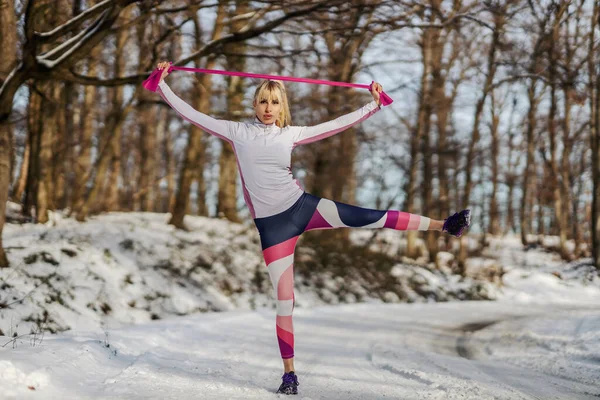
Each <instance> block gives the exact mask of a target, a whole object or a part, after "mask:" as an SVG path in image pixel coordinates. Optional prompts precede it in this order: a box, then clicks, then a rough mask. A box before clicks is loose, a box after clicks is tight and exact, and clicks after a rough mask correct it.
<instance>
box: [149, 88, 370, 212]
mask: <svg viewBox="0 0 600 400" xmlns="http://www.w3.org/2000/svg"><path fill="white" fill-rule="evenodd" d="M158 93H159V94H160V95H161V97H162V98H163V99H164V100H165V101H166V102H167V103H168V104H169V105H170V106H171V107H172V108H173V109H174V110H175V111H176V112H177V113H178V114H179V115H181V116H182V117H183V118H185V119H186V120H188V121H190V122H191V123H192V124H194V125H196V126H198V127H200V128H201V129H202V130H204V131H206V132H208V133H210V134H211V135H214V136H217V137H219V138H221V139H223V140H225V141H227V142H229V143H230V144H231V146H232V147H233V151H234V153H235V156H236V159H237V164H238V168H239V171H240V176H241V178H242V186H243V192H244V199H245V200H246V204H247V205H248V208H249V209H250V213H251V214H252V218H263V217H269V216H272V215H276V214H279V213H280V212H283V211H285V210H287V209H288V208H290V207H291V206H292V205H294V203H295V202H296V201H297V200H298V199H299V198H300V196H302V193H304V190H303V189H302V188H301V187H300V185H299V183H298V181H297V180H296V179H294V177H293V176H292V171H291V167H290V165H291V160H292V150H293V149H294V147H296V146H298V145H301V144H306V143H312V142H316V141H317V140H321V139H325V138H327V137H329V136H332V135H335V134H336V133H338V132H341V131H343V130H345V129H347V128H349V127H351V126H352V125H355V124H357V123H359V122H361V121H364V120H365V119H367V118H369V117H370V116H371V115H373V114H374V113H376V112H377V111H379V109H380V107H379V106H378V105H377V103H376V102H375V101H372V102H370V103H368V104H366V105H365V106H363V107H361V108H359V109H358V110H356V111H354V112H351V113H349V114H346V115H343V116H341V117H339V118H336V119H334V120H332V121H329V122H325V123H322V124H319V125H315V126H286V127H285V128H279V127H278V126H277V125H275V124H274V123H273V124H269V125H266V124H263V123H262V122H261V121H260V120H259V119H258V118H255V119H254V121H253V122H250V123H245V122H234V121H226V120H218V119H215V118H212V117H210V116H208V115H206V114H203V113H201V112H199V111H197V110H195V109H194V108H193V107H191V106H190V105H189V104H187V103H186V102H184V101H183V100H182V99H181V98H179V97H178V96H177V95H176V94H175V93H173V91H172V90H171V88H170V87H169V86H168V85H167V84H166V83H165V81H164V80H163V81H161V83H160V84H159V85H158Z"/></svg>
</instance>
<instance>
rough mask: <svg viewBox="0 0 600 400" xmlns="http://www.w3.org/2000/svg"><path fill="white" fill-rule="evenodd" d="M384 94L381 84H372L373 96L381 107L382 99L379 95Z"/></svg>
mask: <svg viewBox="0 0 600 400" xmlns="http://www.w3.org/2000/svg"><path fill="white" fill-rule="evenodd" d="M381 92H383V86H381V83H379V82H373V83H371V94H372V95H373V99H374V100H375V101H376V102H377V105H378V106H380V105H381V99H380V98H379V97H380V96H379V93H381Z"/></svg>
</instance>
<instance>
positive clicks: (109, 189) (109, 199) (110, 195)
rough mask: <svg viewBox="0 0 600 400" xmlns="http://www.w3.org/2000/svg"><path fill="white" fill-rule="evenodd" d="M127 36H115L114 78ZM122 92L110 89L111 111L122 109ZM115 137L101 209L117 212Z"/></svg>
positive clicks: (118, 143) (117, 153) (118, 141)
mask: <svg viewBox="0 0 600 400" xmlns="http://www.w3.org/2000/svg"><path fill="white" fill-rule="evenodd" d="M130 13H131V12H130V11H129V10H125V11H124V12H123V14H122V16H121V17H119V19H120V20H121V22H125V21H127V20H128V19H129V16H130ZM127 34H128V32H127V31H126V30H123V31H121V32H119V33H118V34H117V36H116V41H115V45H116V47H115V56H114V57H115V59H114V65H113V68H114V70H113V71H114V76H115V77H119V76H122V75H123V74H124V72H125V68H126V65H125V61H126V57H125V55H126V54H125V52H126V49H125V44H126V42H127ZM123 90H124V88H123V87H122V86H117V87H115V88H112V89H111V92H112V101H111V102H112V106H111V108H112V110H113V111H116V110H120V109H121V108H122V107H123ZM114 134H115V135H116V136H117V137H115V139H114V140H112V141H111V144H110V154H111V159H110V172H109V175H108V180H107V185H106V196H105V197H104V206H103V208H104V209H105V210H106V211H117V210H119V209H120V204H119V198H120V196H119V193H120V189H119V187H120V186H119V176H120V174H121V136H122V130H119V131H118V132H115V133H114Z"/></svg>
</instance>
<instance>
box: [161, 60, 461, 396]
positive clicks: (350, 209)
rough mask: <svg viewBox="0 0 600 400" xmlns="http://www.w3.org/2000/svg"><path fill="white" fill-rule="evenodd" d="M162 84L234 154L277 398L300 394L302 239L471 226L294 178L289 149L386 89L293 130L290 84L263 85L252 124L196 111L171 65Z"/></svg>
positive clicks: (333, 127)
mask: <svg viewBox="0 0 600 400" xmlns="http://www.w3.org/2000/svg"><path fill="white" fill-rule="evenodd" d="M158 68H159V69H162V70H163V73H162V75H161V78H160V83H159V85H158V92H159V94H160V95H161V96H162V98H163V99H164V100H165V101H166V102H167V103H168V104H169V105H170V106H171V107H172V108H173V109H174V110H175V111H177V113H179V114H180V115H181V116H182V117H183V118H185V119H186V120H188V121H190V122H191V123H193V124H195V125H197V126H199V127H200V128H202V129H203V130H204V131H206V132H208V133H210V134H212V135H214V136H217V137H219V138H221V139H223V140H225V141H227V142H229V143H230V144H231V146H232V147H233V150H234V152H235V155H236V158H237V163H238V168H239V171H240V176H241V180H242V187H243V192H244V199H245V200H246V204H247V205H248V207H249V209H250V213H251V214H252V218H253V219H254V222H255V224H256V227H257V228H258V232H259V234H260V240H261V245H262V251H263V256H264V259H265V263H266V265H267V268H268V270H269V276H270V277H271V282H272V284H273V287H274V289H275V296H276V299H277V317H276V331H277V339H278V341H279V350H280V353H281V358H282V359H283V366H284V375H283V377H282V379H283V382H282V384H281V386H280V387H279V390H278V393H285V394H297V393H298V378H297V377H296V375H295V373H294V329H293V325H292V311H293V309H294V290H293V282H294V274H293V271H294V270H293V258H294V248H295V245H296V241H297V240H298V237H299V236H300V235H301V234H302V233H303V232H306V231H309V230H313V229H328V228H341V227H357V228H358V227H360V228H391V229H396V230H420V231H426V230H435V231H443V232H448V233H450V234H452V235H454V236H460V235H461V234H462V232H463V230H464V229H465V228H467V227H468V226H469V223H470V213H469V210H464V211H462V212H460V213H457V214H454V215H453V216H452V217H450V218H448V219H447V220H446V221H437V220H432V219H430V218H427V217H422V216H419V215H414V214H409V213H405V212H401V211H393V210H386V211H380V210H369V209H365V208H360V207H355V206H351V205H347V204H342V203H338V202H334V201H331V200H327V199H321V198H318V197H316V196H313V195H310V194H308V193H306V192H304V190H302V188H301V187H300V185H299V184H298V182H297V180H295V179H294V178H293V177H292V172H291V168H290V164H291V153H292V150H293V149H294V148H295V147H296V146H299V145H301V144H307V143H312V142H316V141H317V140H321V139H325V138H327V137H329V136H332V135H335V134H336V133H339V132H341V131H343V130H345V129H347V128H349V127H351V126H353V125H355V124H357V123H359V122H361V121H364V120H365V119H367V118H369V117H370V116H371V115H373V114H374V113H376V112H377V111H379V110H380V109H381V103H380V99H379V93H380V92H381V91H382V87H381V85H380V84H379V83H374V84H373V85H372V88H371V94H372V95H373V101H372V102H370V103H368V104H367V105H365V106H363V107H362V108H360V109H358V110H356V111H354V112H352V113H349V114H347V115H344V116H342V117H339V118H337V119H335V120H333V121H329V122H325V123H322V124H319V125H316V126H291V117H290V110H289V105H288V100H287V95H286V91H285V87H284V86H283V84H282V83H281V82H279V81H271V80H268V81H264V82H262V84H261V85H260V86H259V87H258V88H257V89H256V92H255V94H254V101H253V103H252V104H253V107H254V111H255V113H256V117H255V118H254V121H253V122H250V123H244V122H233V121H224V120H216V119H214V118H212V117H209V116H208V115H205V114H202V113H201V112H199V111H196V110H195V109H193V108H192V107H191V106H189V105H188V104H186V103H185V102H184V101H183V100H181V99H180V98H179V97H177V96H176V95H175V94H174V93H173V92H172V91H171V89H170V88H169V86H168V85H167V84H166V83H165V81H164V78H165V77H166V76H167V75H168V74H169V72H168V70H169V62H161V63H159V64H158Z"/></svg>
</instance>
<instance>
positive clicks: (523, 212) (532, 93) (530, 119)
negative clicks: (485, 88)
mask: <svg viewBox="0 0 600 400" xmlns="http://www.w3.org/2000/svg"><path fill="white" fill-rule="evenodd" d="M539 43H540V41H539V40H538V45H539ZM537 65H538V56H537V52H534V54H533V60H532V64H531V68H530V72H532V73H536V72H537V69H538V67H537ZM536 84H537V80H536V79H535V78H531V80H530V83H529V87H528V89H527V99H528V101H529V109H528V111H527V129H526V134H525V137H526V142H527V156H526V161H525V170H524V171H523V187H522V192H523V195H522V197H521V207H520V210H519V224H520V231H521V243H522V244H523V246H527V245H528V242H527V234H528V233H529V227H530V225H531V220H532V215H531V207H530V203H531V198H532V196H531V194H530V193H531V180H532V177H533V173H534V163H535V154H534V152H535V140H534V132H535V124H536V118H537V102H538V100H537V97H536Z"/></svg>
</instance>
